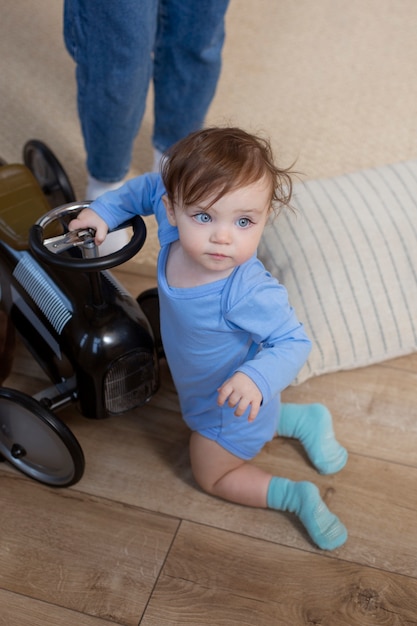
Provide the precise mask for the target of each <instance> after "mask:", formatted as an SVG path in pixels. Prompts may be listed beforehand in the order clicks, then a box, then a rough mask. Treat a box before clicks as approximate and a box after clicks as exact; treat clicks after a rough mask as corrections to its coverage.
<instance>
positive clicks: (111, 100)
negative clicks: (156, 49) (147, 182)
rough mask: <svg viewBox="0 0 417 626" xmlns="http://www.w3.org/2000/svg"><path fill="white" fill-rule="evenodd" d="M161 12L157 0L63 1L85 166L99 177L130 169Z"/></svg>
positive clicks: (116, 176)
mask: <svg viewBox="0 0 417 626" xmlns="http://www.w3.org/2000/svg"><path fill="white" fill-rule="evenodd" d="M157 10H158V1H157V0H105V1H103V0H65V6H64V38H65V43H66V46H67V48H68V51H69V53H70V54H71V55H72V57H73V58H74V60H75V62H76V64H77V67H76V79H77V89H78V111H79V117H80V122H81V128H82V133H83V137H84V143H85V148H86V151H87V169H88V171H89V173H90V174H91V175H92V176H93V177H95V178H96V179H98V180H100V181H105V182H114V181H119V180H121V179H123V177H124V176H125V175H126V174H127V172H128V170H129V166H130V161H131V155H132V147H133V142H134V140H135V137H136V135H137V132H138V130H139V127H140V124H141V121H142V117H143V113H144V110H145V105H146V96H147V92H148V87H149V81H150V78H151V75H152V51H153V46H154V41H155V35H156V20H157Z"/></svg>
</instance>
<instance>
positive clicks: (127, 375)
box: [104, 350, 158, 413]
mask: <svg viewBox="0 0 417 626" xmlns="http://www.w3.org/2000/svg"><path fill="white" fill-rule="evenodd" d="M154 358H155V357H154V354H153V353H151V352H149V351H146V350H136V351H134V352H130V353H129V354H127V355H124V356H122V357H120V358H119V359H117V360H116V361H114V362H113V363H112V365H111V367H110V369H109V370H108V372H107V373H106V376H105V379H104V397H105V404H106V409H107V411H108V412H109V413H123V412H124V411H129V410H130V409H133V408H135V407H137V406H140V405H142V404H145V402H147V401H148V400H149V399H150V398H151V396H152V395H153V394H154V393H155V391H156V388H157V386H158V381H157V374H156V372H157V368H156V367H155V361H154Z"/></svg>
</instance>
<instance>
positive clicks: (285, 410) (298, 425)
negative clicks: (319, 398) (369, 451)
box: [277, 404, 348, 474]
mask: <svg viewBox="0 0 417 626" xmlns="http://www.w3.org/2000/svg"><path fill="white" fill-rule="evenodd" d="M277 433H278V435H282V436H283V437H294V438H295V439H299V441H301V443H302V444H303V446H304V449H305V451H306V452H307V455H308V457H309V459H310V461H311V462H312V463H313V465H314V466H315V467H316V468H317V469H318V471H319V472H320V474H335V473H336V472H338V471H340V470H341V469H342V468H343V467H344V466H345V465H346V461H347V458H348V453H347V451H346V450H345V448H343V446H341V445H340V443H339V442H338V441H336V438H335V436H334V432H333V424H332V416H331V415H330V413H329V411H328V409H327V408H326V407H325V406H323V405H322V404H281V412H280V415H279V419H278V426H277Z"/></svg>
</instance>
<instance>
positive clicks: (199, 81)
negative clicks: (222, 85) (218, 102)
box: [153, 0, 229, 152]
mask: <svg viewBox="0 0 417 626" xmlns="http://www.w3.org/2000/svg"><path fill="white" fill-rule="evenodd" d="M228 4H229V0H198V2H195V0H160V3H159V15H158V32H157V38H156V45H155V63H154V87H155V129H154V136H153V143H154V146H155V148H156V149H157V150H159V151H161V152H163V151H164V150H166V149H167V148H168V147H169V146H171V145H172V144H174V143H175V142H176V141H178V140H179V139H181V138H182V137H185V136H186V135H188V134H189V133H190V132H192V131H194V130H198V129H199V128H201V127H202V126H203V123H204V118H205V116H206V113H207V110H208V107H209V105H210V103H211V101H212V99H213V96H214V93H215V90H216V86H217V81H218V78H219V75H220V70H221V52H222V47H223V42H224V37H225V29H224V16H225V13H226V10H227V7H228Z"/></svg>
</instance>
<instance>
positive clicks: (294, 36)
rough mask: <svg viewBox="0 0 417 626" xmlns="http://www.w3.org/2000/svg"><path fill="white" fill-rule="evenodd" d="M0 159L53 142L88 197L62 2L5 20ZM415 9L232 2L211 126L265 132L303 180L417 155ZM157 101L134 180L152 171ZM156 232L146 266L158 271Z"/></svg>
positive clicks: (24, 3)
mask: <svg viewBox="0 0 417 626" xmlns="http://www.w3.org/2000/svg"><path fill="white" fill-rule="evenodd" d="M0 59H1V61H0V63H1V71H0V94H1V96H0V129H1V135H0V136H1V145H0V157H3V159H5V160H6V161H8V162H21V160H22V156H21V152H22V147H23V145H24V143H25V142H26V141H27V140H28V139H31V138H38V139H42V140H43V141H45V142H46V143H47V144H49V145H50V147H51V148H52V149H53V151H54V152H55V154H56V155H57V156H58V158H59V159H60V160H61V162H62V163H63V165H64V167H65V169H66V171H67V173H68V175H69V177H70V179H71V181H72V183H73V186H74V188H75V190H76V193H77V197H78V198H79V199H82V196H83V190H84V187H85V172H84V159H85V155H84V150H83V144H82V138H81V134H80V129H79V123H78V117H77V111H76V103H75V81H74V67H73V62H72V60H71V59H70V57H69V56H68V54H67V52H66V50H65V48H64V45H63V40H62V2H60V1H59V0H37V1H36V2H33V0H13V1H12V2H11V1H9V2H7V3H5V6H4V7H3V10H2V15H1V18H0ZM416 67H417V2H416V0H396V1H395V2H394V1H393V0H231V4H230V9H229V12H228V16H227V41H226V45H225V49H224V65H223V72H222V76H221V80H220V83H219V86H218V90H217V94H216V97H215V100H214V102H213V104H212V107H211V109H210V112H209V116H208V119H207V122H208V123H210V124H224V123H233V124H237V125H240V126H242V127H244V128H246V129H248V130H251V131H258V130H259V131H262V132H264V133H267V134H268V135H269V136H270V137H271V140H272V144H273V147H274V150H275V153H276V155H277V156H278V157H279V159H280V160H281V162H282V163H284V164H287V163H289V162H292V161H294V160H295V159H297V168H298V170H299V171H301V172H303V174H304V176H305V178H315V177H318V176H333V175H336V174H340V173H344V172H348V171H349V172H351V171H354V170H357V169H361V168H364V167H370V166H376V165H382V164H385V163H391V162H396V161H401V160H406V159H413V158H416V156H417V150H416V140H417V81H416ZM151 100H152V94H150V97H149V105H148V108H147V111H146V115H145V119H144V122H143V126H142V129H141V132H140V134H139V136H138V138H137V141H136V145H135V151H134V158H133V163H132V171H131V174H132V175H136V174H139V173H141V172H143V171H146V170H147V169H148V168H149V167H150V166H151V157H152V152H151V147H150V135H151V129H152V101H151ZM156 250H157V242H156V240H155V234H154V230H153V229H152V228H151V232H150V236H149V238H148V242H147V244H146V248H145V250H144V251H142V252H141V253H140V254H139V255H138V259H137V261H138V262H139V263H140V262H142V261H146V262H147V263H148V262H149V261H150V262H151V263H153V262H154V260H155V257H156Z"/></svg>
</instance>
